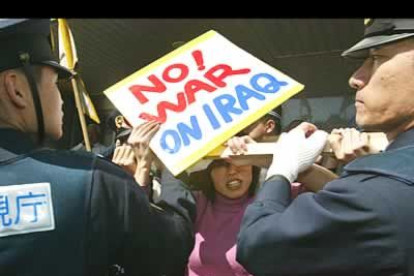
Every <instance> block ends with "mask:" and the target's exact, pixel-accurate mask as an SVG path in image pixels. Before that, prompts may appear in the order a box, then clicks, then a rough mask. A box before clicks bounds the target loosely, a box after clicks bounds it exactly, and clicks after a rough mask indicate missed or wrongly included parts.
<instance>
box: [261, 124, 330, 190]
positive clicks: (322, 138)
mask: <svg viewBox="0 0 414 276" xmlns="http://www.w3.org/2000/svg"><path fill="white" fill-rule="evenodd" d="M327 139H328V133H326V132H325V131H322V130H318V129H317V128H316V126H314V125H312V124H310V123H302V124H300V125H299V126H297V127H296V128H294V129H292V130H291V131H290V132H288V133H283V134H282V135H281V137H280V138H279V140H278V142H277V144H276V146H275V149H274V151H273V161H272V163H271V165H270V167H269V169H268V171H267V176H266V179H268V178H270V177H272V176H273V175H282V176H284V177H286V179H288V180H289V182H291V183H292V182H294V181H295V179H296V178H297V177H298V174H299V173H301V172H303V171H305V170H306V169H308V168H309V167H310V166H311V165H312V164H313V163H314V162H315V160H316V158H317V157H318V156H319V155H320V153H321V152H322V150H323V148H324V146H325V144H326V142H327Z"/></svg>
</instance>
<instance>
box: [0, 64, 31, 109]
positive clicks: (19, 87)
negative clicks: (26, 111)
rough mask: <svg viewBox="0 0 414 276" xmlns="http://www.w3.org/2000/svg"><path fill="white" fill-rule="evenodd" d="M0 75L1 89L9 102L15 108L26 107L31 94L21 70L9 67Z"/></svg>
mask: <svg viewBox="0 0 414 276" xmlns="http://www.w3.org/2000/svg"><path fill="white" fill-rule="evenodd" d="M1 77H2V85H3V89H4V91H5V92H6V95H7V96H8V98H9V99H10V102H11V103H12V104H13V105H14V106H16V107H17V108H25V107H27V106H28V105H29V104H30V103H31V101H32V99H31V97H32V96H31V94H30V90H29V89H28V83H27V80H26V78H25V76H24V74H23V72H20V71H18V70H15V69H11V70H7V71H4V72H3V73H2V74H1Z"/></svg>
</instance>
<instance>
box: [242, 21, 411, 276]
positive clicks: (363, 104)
mask: <svg viewBox="0 0 414 276" xmlns="http://www.w3.org/2000/svg"><path fill="white" fill-rule="evenodd" d="M365 25H366V26H365V35H364V39H363V40H362V41H361V42H359V43H358V44H356V45H355V46H354V47H352V48H350V49H349V50H347V51H345V52H344V53H343V56H345V57H355V58H361V59H362V60H363V64H362V66H361V67H360V68H359V69H358V70H357V71H356V72H355V73H354V74H353V75H352V76H351V78H350V85H351V87H353V88H354V89H356V91H357V92H356V101H355V105H356V122H357V124H358V125H359V126H360V127H361V128H363V129H364V130H365V131H383V132H385V133H386V135H387V138H388V140H389V141H390V144H389V146H388V147H387V148H386V150H385V151H384V152H382V153H378V154H375V155H366V156H364V157H361V158H357V159H355V160H354V161H352V162H350V163H349V164H348V165H347V166H345V167H344V169H343V173H342V175H341V177H340V178H339V179H337V180H334V181H332V182H330V183H328V184H327V185H325V187H324V188H323V189H322V190H321V191H320V192H318V193H316V194H313V193H304V194H301V195H299V196H298V197H297V198H296V199H295V200H293V201H292V200H291V197H290V189H289V187H290V186H289V184H290V182H292V181H294V180H295V178H296V177H297V175H298V173H300V172H302V171H304V170H306V169H307V168H308V167H309V165H310V164H311V163H312V162H313V161H314V160H315V158H316V157H317V155H318V154H319V152H320V151H321V150H322V148H323V145H324V139H326V135H324V134H323V133H321V132H320V131H318V130H317V129H316V127H315V126H313V125H311V124H306V123H303V124H301V125H299V126H298V127H297V128H295V129H293V130H292V131H290V132H289V133H288V134H286V135H282V137H281V138H280V140H279V142H280V146H278V147H277V148H276V149H275V152H274V156H275V158H274V160H273V162H272V164H271V166H270V168H269V171H268V177H267V181H266V182H265V183H264V185H263V188H262V190H261V191H260V192H259V194H258V195H257V197H256V200H255V201H254V202H253V203H252V204H251V205H250V206H249V207H248V208H247V210H246V212H245V214H244V218H243V222H242V226H241V230H240V234H239V236H238V251H237V260H238V261H239V262H240V263H241V264H242V265H243V266H244V267H245V268H246V269H247V270H248V271H249V272H250V273H252V274H254V275H256V276H261V275H278V276H282V275H297V276H298V275H319V276H321V275H336V276H337V275H414V234H413V233H414V232H413V229H414V212H413V210H414V170H413V169H412V164H414V78H413V76H414V19H371V20H366V21H365ZM277 156H283V158H276V157H277Z"/></svg>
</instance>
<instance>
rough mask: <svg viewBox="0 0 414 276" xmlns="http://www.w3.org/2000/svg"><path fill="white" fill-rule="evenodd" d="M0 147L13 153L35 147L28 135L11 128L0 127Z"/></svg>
mask: <svg viewBox="0 0 414 276" xmlns="http://www.w3.org/2000/svg"><path fill="white" fill-rule="evenodd" d="M0 148H3V149H6V150H8V151H10V152H12V153H14V154H23V153H26V152H28V151H31V150H33V149H35V144H34V143H33V141H32V139H31V138H30V136H29V135H28V134H26V133H23V132H21V131H18V130H15V129H11V128H0Z"/></svg>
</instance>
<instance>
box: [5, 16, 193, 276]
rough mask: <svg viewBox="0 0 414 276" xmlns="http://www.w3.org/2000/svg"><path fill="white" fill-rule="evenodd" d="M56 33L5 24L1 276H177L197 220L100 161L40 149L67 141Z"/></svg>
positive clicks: (41, 23) (28, 24) (30, 23)
mask: <svg viewBox="0 0 414 276" xmlns="http://www.w3.org/2000/svg"><path fill="white" fill-rule="evenodd" d="M49 32H50V22H49V20H45V19H35V20H26V19H0V275H19V276H24V275H31V276H37V275H39V276H40V275H42V276H47V275H68V276H69V275H70V276H72V275H97V276H98V275H99V276H103V275H108V273H110V271H111V268H112V265H114V264H117V265H119V266H122V267H123V268H124V270H125V273H126V274H127V275H165V274H168V275H174V273H176V272H177V269H178V268H181V267H182V266H183V265H185V263H186V262H187V259H188V256H189V254H190V252H191V249H192V248H193V245H194V237H193V234H192V227H191V222H189V221H187V220H186V219H185V217H183V216H181V215H179V213H176V212H174V211H173V210H174V209H173V207H174V206H168V205H165V204H164V205H162V204H161V205H160V207H162V208H156V207H155V206H153V205H151V204H150V203H149V201H148V199H147V196H146V195H145V193H144V192H143V191H142V190H141V189H140V188H139V186H138V185H137V183H136V182H135V181H134V179H133V178H132V176H130V175H128V174H127V173H125V172H124V171H123V170H122V169H121V168H119V167H118V166H116V165H114V164H112V163H111V162H109V161H107V160H105V159H103V158H101V157H98V156H96V155H93V154H90V153H80V152H73V151H57V150H50V149H45V148H41V147H39V145H41V143H42V141H43V140H44V138H45V137H46V136H47V137H50V138H54V139H59V138H60V137H61V135H62V117H63V113H62V99H61V97H60V92H59V89H58V87H57V79H58V75H59V76H61V77H70V76H71V75H72V73H71V72H70V71H69V70H67V69H66V68H64V67H61V66H60V65H59V64H58V63H57V61H56V59H55V58H54V56H53V55H52V52H51V47H50V40H49V39H48V35H49ZM175 275H176V274H175Z"/></svg>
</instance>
